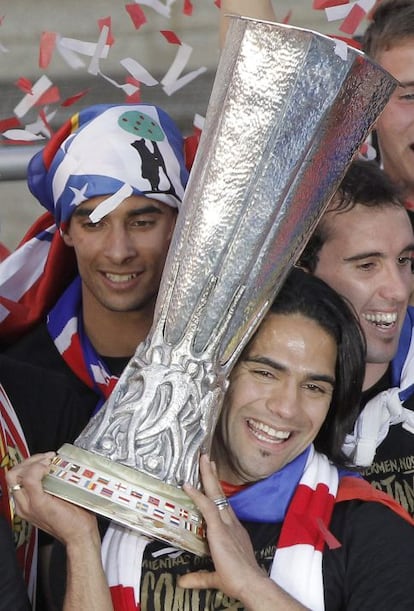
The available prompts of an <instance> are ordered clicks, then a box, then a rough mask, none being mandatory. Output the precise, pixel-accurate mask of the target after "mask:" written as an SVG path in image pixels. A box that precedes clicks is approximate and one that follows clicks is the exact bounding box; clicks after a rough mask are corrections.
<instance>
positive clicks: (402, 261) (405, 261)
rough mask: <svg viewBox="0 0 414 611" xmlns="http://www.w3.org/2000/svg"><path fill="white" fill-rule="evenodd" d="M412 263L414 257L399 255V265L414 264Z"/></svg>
mask: <svg viewBox="0 0 414 611" xmlns="http://www.w3.org/2000/svg"><path fill="white" fill-rule="evenodd" d="M412 263H413V258H412V257H398V265H400V266H401V267H405V266H406V265H412Z"/></svg>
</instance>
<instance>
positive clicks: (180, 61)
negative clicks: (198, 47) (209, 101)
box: [161, 42, 207, 95]
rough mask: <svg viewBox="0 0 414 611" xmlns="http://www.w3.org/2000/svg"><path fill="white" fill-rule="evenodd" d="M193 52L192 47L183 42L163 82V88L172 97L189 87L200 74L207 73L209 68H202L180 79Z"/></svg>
mask: <svg viewBox="0 0 414 611" xmlns="http://www.w3.org/2000/svg"><path fill="white" fill-rule="evenodd" d="M192 51H193V49H192V47H190V45H187V44H185V43H183V42H182V43H181V44H180V45H179V47H178V50H177V54H176V56H175V59H174V61H173V63H172V64H171V66H170V68H169V70H168V71H167V73H166V75H165V76H164V78H163V79H162V80H161V84H162V88H163V90H164V92H165V93H166V94H167V95H172V94H173V93H175V92H176V91H178V89H181V88H182V87H184V86H185V85H188V83H190V82H191V81H193V80H194V79H195V78H197V77H198V76H200V74H203V73H204V72H206V71H207V68H205V67H204V66H202V67H201V68H198V69H197V70H193V71H192V72H189V73H188V74H186V75H185V76H182V77H180V74H181V73H182V72H183V70H184V68H185V66H186V65H187V63H188V60H189V59H190V56H191V53H192Z"/></svg>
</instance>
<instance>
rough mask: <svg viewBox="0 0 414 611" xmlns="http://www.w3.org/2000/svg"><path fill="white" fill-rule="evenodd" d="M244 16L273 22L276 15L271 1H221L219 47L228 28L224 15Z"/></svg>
mask: <svg viewBox="0 0 414 611" xmlns="http://www.w3.org/2000/svg"><path fill="white" fill-rule="evenodd" d="M228 14H233V15H244V16H245V17H255V18H256V19H265V20H267V21H275V19H276V15H275V12H274V10H273V6H272V1H271V0H221V9H220V45H221V46H223V44H224V39H225V37H226V32H227V28H228V21H229V20H228V18H227V17H225V15H228Z"/></svg>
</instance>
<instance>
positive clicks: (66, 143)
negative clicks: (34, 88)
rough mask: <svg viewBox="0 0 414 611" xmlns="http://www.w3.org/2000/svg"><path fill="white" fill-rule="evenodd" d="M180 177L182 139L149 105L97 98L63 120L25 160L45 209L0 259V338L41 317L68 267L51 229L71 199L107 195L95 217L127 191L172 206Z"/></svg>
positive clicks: (67, 212) (63, 220) (69, 273)
mask: <svg viewBox="0 0 414 611" xmlns="http://www.w3.org/2000/svg"><path fill="white" fill-rule="evenodd" d="M97 152H99V154H97ZM187 180H188V169H187V167H186V160H185V143H184V139H183V137H182V135H181V133H180V131H179V129H178V127H177V126H176V125H175V123H174V122H173V121H172V119H171V118H170V117H169V116H168V115H167V114H166V113H165V112H164V111H163V110H161V109H160V108H157V107H156V106H151V105H147V104H115V105H104V104H100V105H96V106H92V107H90V108H86V109H84V110H82V111H81V112H80V113H78V114H76V115H74V116H73V117H72V118H71V119H70V120H69V121H67V122H66V123H65V124H64V125H63V126H62V127H61V129H60V130H59V131H58V132H56V134H54V136H53V137H52V138H51V140H50V141H49V142H48V144H47V145H46V147H45V148H44V149H43V150H42V151H40V152H39V153H37V154H36V155H35V156H34V157H33V159H32V160H31V161H30V164H29V167H28V186H29V188H30V190H31V192H32V193H33V195H34V196H35V197H36V198H37V199H38V200H39V202H40V203H41V204H42V206H44V207H45V208H46V209H47V210H48V213H47V214H46V215H44V216H43V217H41V218H40V219H39V221H38V222H36V223H35V224H34V225H33V227H32V228H31V229H30V230H29V232H28V233H27V235H26V236H25V238H24V239H23V241H22V243H21V244H20V246H19V247H18V248H17V249H16V250H15V251H14V252H13V253H11V254H10V255H9V256H8V257H7V258H6V260H5V261H3V262H1V263H0V338H1V341H2V342H3V343H4V344H6V343H10V342H12V341H14V340H16V339H18V338H19V337H21V336H22V335H23V334H24V333H26V332H27V331H29V330H30V329H31V328H33V327H34V326H35V325H36V324H37V323H38V322H39V321H41V320H44V317H45V315H46V314H47V312H49V310H50V308H51V307H52V306H53V305H54V303H56V300H57V299H58V298H59V296H60V295H61V294H62V292H63V290H64V289H65V288H66V287H67V286H68V284H69V283H70V281H71V280H72V279H73V278H74V276H75V275H76V273H77V268H76V262H75V258H74V254H73V249H71V248H68V247H67V246H65V244H64V242H63V240H62V238H61V235H60V231H59V230H63V229H64V228H65V227H66V226H67V224H68V222H69V221H70V218H71V215H72V214H73V211H74V210H75V208H76V206H78V205H79V204H81V203H82V202H84V201H85V200H87V199H89V198H93V197H97V196H107V197H106V198H105V199H104V201H102V202H101V203H100V204H99V206H97V208H96V209H95V211H94V214H95V215H97V217H96V218H95V220H99V218H102V217H103V216H105V215H106V214H109V213H110V212H111V211H112V210H113V209H114V208H115V207H116V206H117V205H119V204H120V203H121V202H122V201H123V200H124V199H126V198H127V197H129V196H130V195H138V196H145V197H149V198H151V199H156V200H157V201H160V202H162V203H164V204H166V205H169V206H172V207H175V208H177V207H178V206H179V204H180V203H181V201H182V198H183V195H184V189H185V187H186V184H187Z"/></svg>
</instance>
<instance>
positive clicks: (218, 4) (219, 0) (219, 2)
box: [214, 0, 221, 8]
mask: <svg viewBox="0 0 414 611" xmlns="http://www.w3.org/2000/svg"><path fill="white" fill-rule="evenodd" d="M214 4H215V5H216V6H217V8H221V0H215V1H214Z"/></svg>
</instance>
